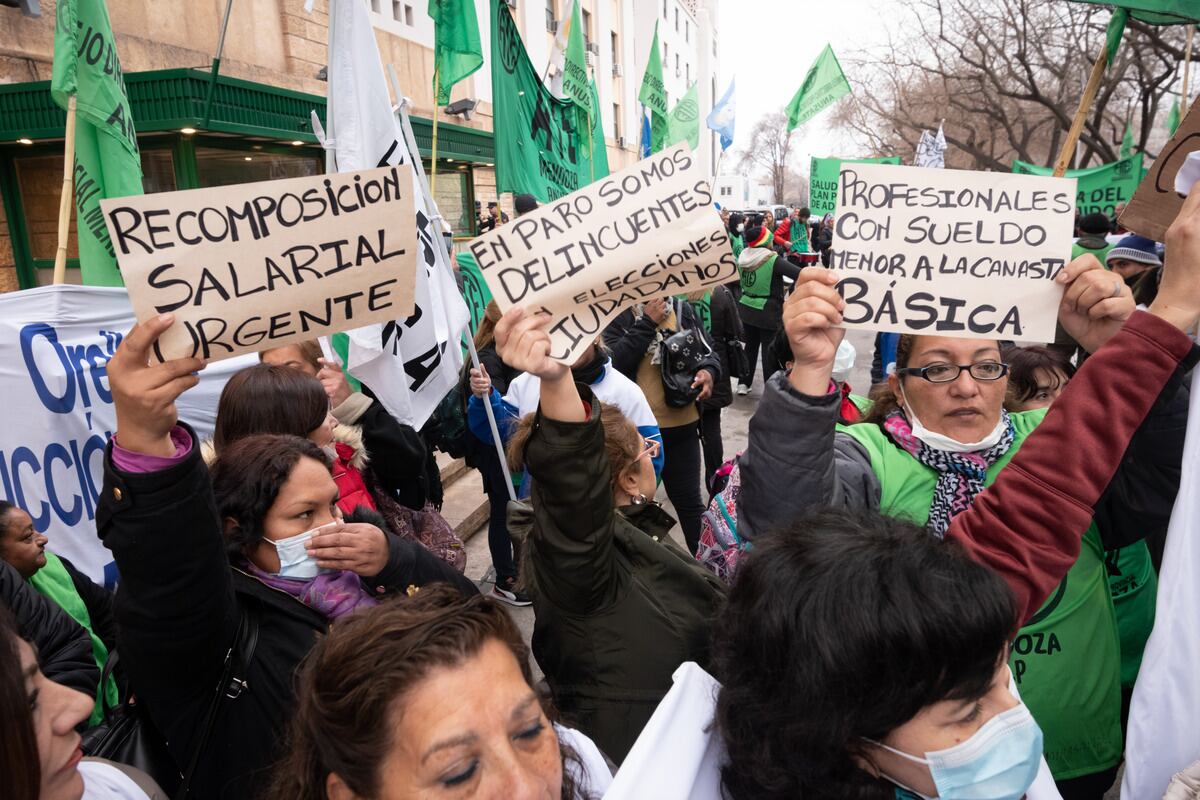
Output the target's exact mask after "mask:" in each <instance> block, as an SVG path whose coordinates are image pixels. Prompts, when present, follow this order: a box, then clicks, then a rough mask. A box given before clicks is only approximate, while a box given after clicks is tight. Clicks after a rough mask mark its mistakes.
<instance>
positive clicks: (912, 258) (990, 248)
mask: <svg viewBox="0 0 1200 800" xmlns="http://www.w3.org/2000/svg"><path fill="white" fill-rule="evenodd" d="M1074 199H1075V181H1074V180H1072V179H1066V178H1043V177H1035V176H1030V175H1009V174H1004V173H995V172H986V173H985V172H969V171H964V170H940V169H936V170H935V169H920V168H918V167H900V166H891V165H886V164H848V165H845V166H843V168H842V172H841V177H840V181H839V190H838V202H839V206H840V209H841V210H840V214H839V216H838V217H837V220H836V222H835V223H834V242H833V260H832V263H831V265H830V266H831V267H833V268H834V269H836V270H838V271H839V272H840V273H841V281H840V282H839V284H838V288H839V290H840V291H841V292H842V295H843V297H845V299H846V310H845V313H844V315H843V316H844V319H845V321H846V327H847V328H864V329H868V330H882V331H899V332H904V333H923V334H929V335H934V336H959V337H969V338H985V339H1022V340H1025V341H1051V340H1053V338H1054V326H1055V320H1056V319H1057V316H1058V304H1059V301H1060V300H1061V299H1062V288H1061V287H1060V286H1059V285H1058V284H1056V283H1055V282H1054V278H1055V276H1056V275H1058V272H1059V270H1060V269H1062V267H1063V265H1064V264H1065V263H1066V259H1067V256H1068V255H1069V254H1070V252H1071V232H1072V225H1073V223H1074V214H1075V203H1074Z"/></svg>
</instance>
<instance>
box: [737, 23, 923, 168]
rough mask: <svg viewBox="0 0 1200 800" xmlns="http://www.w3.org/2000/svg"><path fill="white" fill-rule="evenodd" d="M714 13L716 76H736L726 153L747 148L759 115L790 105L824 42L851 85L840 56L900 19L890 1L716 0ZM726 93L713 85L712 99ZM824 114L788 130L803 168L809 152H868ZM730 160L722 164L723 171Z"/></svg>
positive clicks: (873, 40) (881, 35) (880, 38)
mask: <svg viewBox="0 0 1200 800" xmlns="http://www.w3.org/2000/svg"><path fill="white" fill-rule="evenodd" d="M719 15H720V18H719V21H718V23H717V26H718V27H717V32H718V45H717V46H718V53H719V62H720V67H721V80H723V81H725V82H726V83H728V80H729V78H730V77H732V76H736V77H737V129H736V135H735V138H734V142H733V148H731V151H732V150H733V149H735V148H736V149H741V148H744V147H745V146H746V144H747V143H748V142H749V140H750V130H751V129H752V128H753V127H754V123H755V122H756V121H757V120H758V119H760V118H761V117H762V116H763V115H765V114H769V113H770V112H772V111H777V110H780V109H782V108H783V107H784V106H786V105H787V103H788V101H790V100H791V99H792V95H794V94H795V93H796V90H797V89H798V88H800V83H801V82H802V81H803V80H804V74H805V73H806V72H807V71H808V68H809V66H811V64H812V62H813V60H814V59H816V57H817V56H818V55H819V54H820V52H821V50H822V49H823V48H824V47H825V45H827V44H831V45H833V50H834V52H835V53H836V54H837V55H838V57H839V60H841V61H842V62H843V63H842V66H843V68H844V69H846V70H848V72H847V77H849V78H850V80H851V83H853V82H854V78H853V75H852V74H851V73H850V72H849V69H850V67H849V65H848V64H846V63H845V58H844V56H848V55H849V54H850V53H851V52H852V51H855V50H858V49H859V48H863V47H869V46H871V45H874V44H878V43H881V42H886V41H887V36H888V32H889V29H894V28H896V27H897V24H896V23H897V20H898V19H899V18H900V16H899V13H898V12H897V11H896V9H895V5H894V3H893V2H891V1H890V0H720V9H719ZM898 33H899V34H900V35H902V34H903V31H899V32H898ZM724 91H725V87H724V86H718V88H717V93H718V97H717V98H714V102H715V101H716V100H717V99H719V97H720V95H721V94H723V93H724ZM829 113H830V112H829V111H828V110H826V111H825V112H823V113H822V114H821V115H819V116H818V117H816V118H815V119H813V120H812V121H810V122H809V123H808V124H807V125H804V126H802V127H801V128H799V129H797V131H796V132H795V133H794V134H793V136H794V137H795V138H794V141H793V147H794V148H795V150H796V152H797V155H796V161H795V165H796V166H797V167H799V168H800V171H801V172H803V173H805V174H807V172H808V160H809V158H810V157H811V156H856V155H867V153H864V152H859V150H860V148H859V147H856V146H855V145H854V143H853V141H852V140H851V139H849V138H848V137H846V136H844V135H840V134H839V133H838V132H837V131H835V130H832V129H831V128H830V127H828V125H827V123H828V118H829ZM727 166H728V165H722V167H721V169H722V171H723V172H724V171H726V169H727Z"/></svg>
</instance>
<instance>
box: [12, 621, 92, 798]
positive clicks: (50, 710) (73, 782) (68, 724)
mask: <svg viewBox="0 0 1200 800" xmlns="http://www.w3.org/2000/svg"><path fill="white" fill-rule="evenodd" d="M17 652H18V654H19V655H20V657H21V674H22V676H23V677H24V681H25V692H26V694H28V696H29V709H30V712H31V714H32V718H33V733H34V737H35V738H36V739H37V749H38V762H39V765H40V766H41V772H42V786H41V791H40V792H39V793H38V800H79V798H80V797H82V796H83V777H82V776H80V774H79V771H78V770H77V769H76V767H77V766H78V765H79V759H81V758H83V751H82V750H80V749H79V734H78V733H76V731H75V726H76V725H78V724H79V723H81V722H83V721H84V720H85V719H87V718H88V715H89V714H91V713H92V706H93V705H94V702H93V700H92V698H90V697H88V696H87V695H85V694H83V693H81V692H77V691H75V690H74V689H68V688H67V687H66V686H61V685H59V684H57V683H55V682H54V681H52V680H50V679H48V678H47V677H46V676H45V675H43V674H42V671H41V670H40V669H38V662H37V656H36V655H35V654H34V652H33V648H32V647H31V646H30V645H29V643H28V642H26V641H25V640H24V639H18V640H17Z"/></svg>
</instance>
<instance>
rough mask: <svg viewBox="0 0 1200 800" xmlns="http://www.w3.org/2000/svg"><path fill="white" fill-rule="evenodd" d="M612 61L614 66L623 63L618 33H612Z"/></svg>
mask: <svg viewBox="0 0 1200 800" xmlns="http://www.w3.org/2000/svg"><path fill="white" fill-rule="evenodd" d="M611 44H612V60H613V63H614V64H620V63H621V48H620V46H619V45H618V43H617V32H616V31H613V32H612V43H611Z"/></svg>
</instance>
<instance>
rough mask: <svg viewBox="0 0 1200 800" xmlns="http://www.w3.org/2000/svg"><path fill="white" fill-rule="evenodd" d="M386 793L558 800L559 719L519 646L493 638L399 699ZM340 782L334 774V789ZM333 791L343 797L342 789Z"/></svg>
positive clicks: (383, 785) (387, 796)
mask: <svg viewBox="0 0 1200 800" xmlns="http://www.w3.org/2000/svg"><path fill="white" fill-rule="evenodd" d="M391 716H392V745H391V749H390V751H389V753H388V755H387V759H386V761H385V762H384V764H383V766H382V768H381V771H380V794H379V796H380V798H381V800H409V799H410V798H411V799H412V800H416V799H417V798H446V799H449V798H467V797H470V798H478V799H479V800H535V799H536V800H558V798H559V797H561V796H562V757H561V755H560V754H559V750H558V736H557V735H556V734H555V732H554V726H553V725H551V724H550V720H548V719H547V718H546V715H545V714H544V713H543V712H542V707H541V704H540V703H539V702H538V699H537V695H535V694H534V692H533V689H531V688H530V687H529V684H528V683H526V682H525V677H524V676H523V675H522V674H521V668H520V666H519V665H518V664H517V659H516V658H514V657H513V654H512V651H511V650H509V649H508V647H507V646H506V645H505V644H504V643H503V642H500V641H499V640H495V639H493V640H490V641H488V642H487V643H485V644H484V645H483V647H482V648H480V650H479V652H478V653H476V654H475V655H474V656H471V657H470V658H468V659H466V660H465V661H464V662H463V663H461V664H458V665H456V666H453V667H439V668H437V669H435V670H434V671H433V672H431V673H430V674H429V675H428V676H426V677H425V678H424V679H423V680H422V681H421V682H420V683H418V684H417V685H416V686H414V687H413V688H412V690H410V691H409V692H408V693H407V694H405V695H404V696H403V697H402V698H399V699H397V700H396V701H395V703H394V704H393V709H392V715H391ZM338 783H340V780H339V779H338V778H337V776H335V775H331V776H330V777H329V788H331V789H332V788H333V785H335V784H338ZM329 794H330V797H331V798H334V800H338V798H339V797H340V796H341V795H339V793H338V792H336V791H330V792H329Z"/></svg>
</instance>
